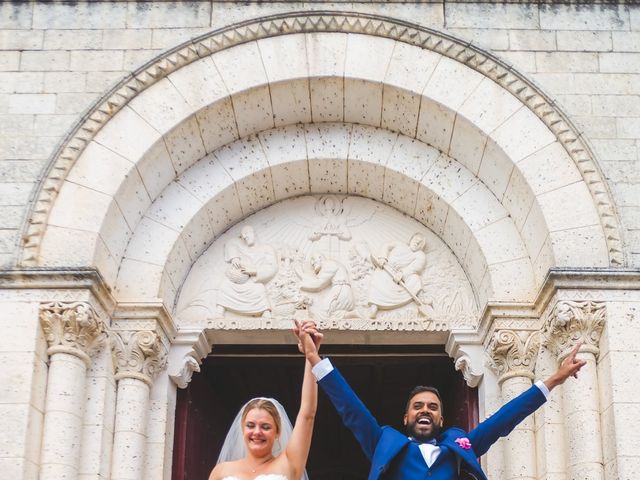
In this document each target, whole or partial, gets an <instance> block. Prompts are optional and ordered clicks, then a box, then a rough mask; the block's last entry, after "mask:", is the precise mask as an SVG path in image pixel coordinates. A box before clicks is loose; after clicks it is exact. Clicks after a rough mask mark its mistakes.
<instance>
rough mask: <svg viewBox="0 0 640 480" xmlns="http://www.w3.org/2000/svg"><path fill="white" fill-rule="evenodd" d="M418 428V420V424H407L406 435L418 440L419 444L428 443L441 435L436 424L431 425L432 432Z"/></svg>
mask: <svg viewBox="0 0 640 480" xmlns="http://www.w3.org/2000/svg"><path fill="white" fill-rule="evenodd" d="M417 427H418V424H417V419H416V422H410V423H407V425H406V426H405V433H406V434H407V436H409V437H411V438H413V439H414V440H417V441H418V442H428V441H429V440H432V439H434V438H436V437H437V436H438V435H440V427H439V426H438V425H436V424H435V423H432V424H431V430H429V431H424V429H422V428H417Z"/></svg>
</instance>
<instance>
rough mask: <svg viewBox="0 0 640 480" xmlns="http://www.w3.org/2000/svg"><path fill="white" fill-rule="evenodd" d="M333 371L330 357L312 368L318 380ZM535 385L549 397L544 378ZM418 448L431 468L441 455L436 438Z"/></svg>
mask: <svg viewBox="0 0 640 480" xmlns="http://www.w3.org/2000/svg"><path fill="white" fill-rule="evenodd" d="M332 371H333V365H332V364H331V361H330V360H329V359H328V358H323V359H322V360H320V362H318V363H316V364H315V366H314V367H313V368H312V369H311V372H312V373H313V375H314V376H315V377H316V380H317V381H318V382H319V381H320V380H322V379H323V378H324V377H325V376H327V375H328V374H330V373H331V372H332ZM534 385H535V386H536V387H538V388H539V389H540V391H541V392H542V394H543V395H544V397H545V398H547V399H548V398H549V389H548V388H547V386H546V385H545V384H544V382H543V381H542V380H537V381H536V382H535V383H534ZM418 448H420V453H422V457H423V458H424V461H425V462H426V463H427V466H428V467H429V468H431V465H433V464H434V463H435V461H436V459H437V458H438V455H440V447H439V446H438V445H437V444H436V441H435V440H432V442H427V443H421V444H420V445H418Z"/></svg>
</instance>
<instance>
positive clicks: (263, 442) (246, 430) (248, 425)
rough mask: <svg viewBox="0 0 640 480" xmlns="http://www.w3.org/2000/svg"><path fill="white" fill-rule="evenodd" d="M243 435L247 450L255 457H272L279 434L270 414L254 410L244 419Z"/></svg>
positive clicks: (259, 409) (261, 410) (258, 409)
mask: <svg viewBox="0 0 640 480" xmlns="http://www.w3.org/2000/svg"><path fill="white" fill-rule="evenodd" d="M242 435H243V437H244V443H245V445H246V446H247V450H248V451H249V452H251V453H253V454H254V455H255V456H258V457H264V456H267V455H271V452H272V450H273V444H274V443H275V441H276V440H277V439H278V435H279V432H278V426H277V424H276V422H275V420H274V419H273V416H272V415H271V414H270V413H269V412H267V411H266V410H264V409H262V408H253V409H251V410H249V411H248V412H247V414H246V415H245V417H244V421H243V423H242Z"/></svg>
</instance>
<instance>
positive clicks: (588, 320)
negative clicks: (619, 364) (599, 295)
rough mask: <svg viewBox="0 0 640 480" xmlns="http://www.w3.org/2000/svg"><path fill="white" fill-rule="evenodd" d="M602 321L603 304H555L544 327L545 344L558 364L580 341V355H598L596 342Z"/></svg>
mask: <svg viewBox="0 0 640 480" xmlns="http://www.w3.org/2000/svg"><path fill="white" fill-rule="evenodd" d="M605 321H606V305H605V304H604V303H603V302H594V301H591V300H586V301H582V302H574V301H568V300H566V301H561V302H558V303H557V304H556V305H555V307H554V308H553V311H552V313H551V315H549V318H548V319H547V322H546V324H545V332H546V337H547V339H546V341H547V343H548V344H549V346H550V347H551V349H552V350H553V351H555V353H556V354H557V355H558V360H559V361H562V360H563V359H564V358H565V357H566V356H567V355H569V353H571V350H572V349H573V348H574V347H575V345H576V344H577V343H579V342H582V347H580V351H581V352H589V353H593V354H594V355H595V356H596V358H597V357H598V354H599V353H600V348H599V343H600V337H601V336H602V330H603V329H604V324H605Z"/></svg>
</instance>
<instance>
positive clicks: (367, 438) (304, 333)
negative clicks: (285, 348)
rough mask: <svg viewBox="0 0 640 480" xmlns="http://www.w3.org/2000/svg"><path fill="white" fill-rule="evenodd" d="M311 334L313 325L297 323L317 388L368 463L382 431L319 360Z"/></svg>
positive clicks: (344, 383) (338, 376)
mask: <svg viewBox="0 0 640 480" xmlns="http://www.w3.org/2000/svg"><path fill="white" fill-rule="evenodd" d="M315 333H317V330H316V328H315V325H314V324H313V322H303V323H302V324H301V326H300V328H299V329H298V333H296V335H297V336H298V339H299V340H300V344H301V349H302V351H303V352H304V354H305V356H306V358H307V360H308V361H309V363H310V364H311V365H312V367H313V368H312V372H313V374H314V375H315V377H316V379H317V380H318V385H320V387H321V388H322V390H323V391H324V392H325V393H326V394H327V396H328V397H329V399H330V400H331V403H333V406H334V407H335V409H336V411H337V412H338V414H339V415H340V417H341V418H342V423H344V425H345V426H346V427H347V428H349V430H351V432H352V433H353V435H354V436H355V437H356V439H357V440H358V443H360V446H361V447H362V450H363V451H364V453H365V455H366V456H367V458H368V459H369V460H371V459H372V458H373V453H374V451H375V448H376V445H377V443H378V440H379V439H380V435H381V434H382V428H381V427H380V425H379V424H378V422H377V420H376V419H375V418H374V416H373V415H371V412H369V409H367V407H366V406H365V405H364V403H362V401H361V400H360V399H359V398H358V396H357V395H356V394H355V392H354V391H353V390H352V388H351V387H350V386H349V384H348V383H347V381H346V380H345V379H344V377H343V376H342V375H341V374H340V372H338V371H337V370H336V369H335V368H334V367H333V365H331V362H330V361H329V359H328V358H325V359H324V360H322V359H321V358H320V355H319V354H318V351H317V349H316V347H315V343H314V342H313V341H312V340H311V338H310V336H311V335H313V334H315Z"/></svg>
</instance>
